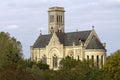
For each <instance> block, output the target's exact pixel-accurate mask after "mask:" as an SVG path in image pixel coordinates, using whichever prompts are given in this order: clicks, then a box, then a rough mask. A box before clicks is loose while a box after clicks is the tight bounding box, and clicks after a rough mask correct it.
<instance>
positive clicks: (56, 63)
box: [53, 55, 58, 68]
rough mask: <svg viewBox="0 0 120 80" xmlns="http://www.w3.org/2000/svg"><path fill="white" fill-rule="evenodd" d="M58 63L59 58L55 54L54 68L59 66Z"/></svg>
mask: <svg viewBox="0 0 120 80" xmlns="http://www.w3.org/2000/svg"><path fill="white" fill-rule="evenodd" d="M57 65H58V59H57V56H56V55H54V56H53V68H57Z"/></svg>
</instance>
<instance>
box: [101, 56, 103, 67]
mask: <svg viewBox="0 0 120 80" xmlns="http://www.w3.org/2000/svg"><path fill="white" fill-rule="evenodd" d="M101 67H103V55H102V56H101Z"/></svg>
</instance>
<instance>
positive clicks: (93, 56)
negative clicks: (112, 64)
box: [92, 55, 94, 67]
mask: <svg viewBox="0 0 120 80" xmlns="http://www.w3.org/2000/svg"><path fill="white" fill-rule="evenodd" d="M92 67H94V55H92Z"/></svg>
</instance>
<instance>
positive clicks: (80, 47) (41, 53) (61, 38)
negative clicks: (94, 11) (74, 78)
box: [30, 7, 106, 70]
mask: <svg viewBox="0 0 120 80" xmlns="http://www.w3.org/2000/svg"><path fill="white" fill-rule="evenodd" d="M64 14H65V10H64V8H63V7H51V8H49V9H48V34H40V35H39V36H38V38H37V39H36V41H35V42H34V44H33V45H32V46H31V47H30V51H31V59H32V60H34V61H42V62H43V63H45V64H48V65H49V67H50V69H53V70H58V69H59V67H60V65H59V63H60V61H61V59H63V58H65V57H66V56H70V57H71V58H72V59H76V60H83V59H86V60H90V59H91V60H92V61H93V62H94V63H95V65H96V66H99V67H100V68H101V67H102V66H103V65H104V63H105V60H106V44H105V43H102V42H101V41H100V39H99V37H98V35H97V33H96V31H95V29H94V26H92V29H91V30H85V31H76V32H67V33H66V32H65V16H64Z"/></svg>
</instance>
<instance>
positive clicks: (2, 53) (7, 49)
mask: <svg viewBox="0 0 120 80" xmlns="http://www.w3.org/2000/svg"><path fill="white" fill-rule="evenodd" d="M21 58H22V46H21V43H20V42H19V41H17V40H16V39H15V38H14V37H11V36H10V35H9V33H5V32H0V67H2V66H5V65H9V64H16V63H18V62H19V60H20V59H21Z"/></svg>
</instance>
